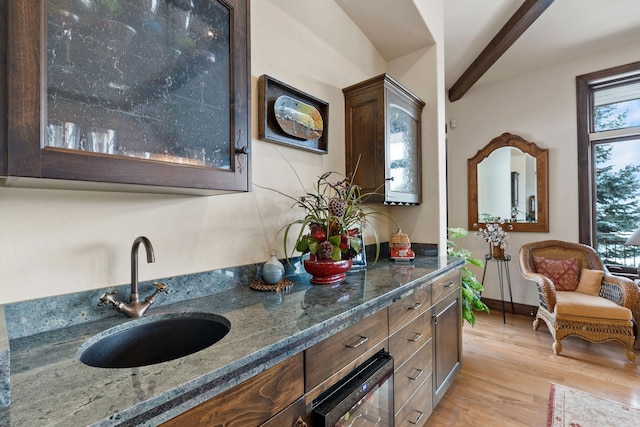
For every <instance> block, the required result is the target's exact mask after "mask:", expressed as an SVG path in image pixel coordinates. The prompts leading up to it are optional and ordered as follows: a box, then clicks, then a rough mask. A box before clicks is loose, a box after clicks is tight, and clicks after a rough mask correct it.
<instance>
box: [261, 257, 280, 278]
mask: <svg viewBox="0 0 640 427" xmlns="http://www.w3.org/2000/svg"><path fill="white" fill-rule="evenodd" d="M283 276H284V265H282V263H281V262H280V261H279V260H278V258H276V256H275V255H271V256H270V258H269V261H267V262H265V263H264V265H263V266H262V278H263V279H264V281H265V282H267V283H268V284H270V285H275V284H276V283H278V282H279V281H280V279H282V277H283Z"/></svg>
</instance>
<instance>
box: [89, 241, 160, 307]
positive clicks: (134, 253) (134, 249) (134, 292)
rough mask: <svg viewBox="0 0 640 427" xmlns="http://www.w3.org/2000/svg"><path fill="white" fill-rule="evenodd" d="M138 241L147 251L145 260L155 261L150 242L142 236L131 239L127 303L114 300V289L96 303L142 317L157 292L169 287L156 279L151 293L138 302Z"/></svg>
mask: <svg viewBox="0 0 640 427" xmlns="http://www.w3.org/2000/svg"><path fill="white" fill-rule="evenodd" d="M140 243H142V244H143V245H144V249H145V251H146V253H147V262H148V263H151V262H155V260H156V259H155V255H154V254H153V246H151V242H150V241H149V239H147V238H146V237H144V236H140V237H138V238H136V240H134V241H133V246H131V296H130V297H129V303H128V304H125V303H123V302H122V301H118V300H116V299H115V298H114V297H113V295H114V294H115V293H116V291H112V292H105V293H104V294H103V295H102V296H101V297H100V302H99V303H98V305H113V306H114V307H115V308H116V309H117V310H118V311H119V312H121V313H123V314H124V315H125V316H127V317H142V316H144V313H145V312H146V311H147V309H148V308H149V307H150V306H151V304H153V303H154V302H155V300H156V296H157V295H158V293H159V292H164V293H165V294H168V293H169V288H168V287H167V285H165V284H164V283H159V282H157V281H154V282H153V286H155V287H156V290H155V292H154V293H153V295H151V296H149V297H147V298H146V299H145V300H144V301H142V302H140V298H139V297H138V248H139V247H140Z"/></svg>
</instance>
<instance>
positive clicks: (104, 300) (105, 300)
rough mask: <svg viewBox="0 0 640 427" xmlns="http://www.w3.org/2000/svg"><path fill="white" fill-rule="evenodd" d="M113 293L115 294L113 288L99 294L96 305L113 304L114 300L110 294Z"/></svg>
mask: <svg viewBox="0 0 640 427" xmlns="http://www.w3.org/2000/svg"><path fill="white" fill-rule="evenodd" d="M115 294H116V290H115V289H114V290H113V291H111V292H105V293H104V294H102V295H101V296H100V302H98V306H101V305H109V304H114V302H115V301H114V299H113V297H112V296H111V295H115Z"/></svg>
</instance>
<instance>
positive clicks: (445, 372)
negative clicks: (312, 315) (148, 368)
mask: <svg viewBox="0 0 640 427" xmlns="http://www.w3.org/2000/svg"><path fill="white" fill-rule="evenodd" d="M461 302H462V294H461V288H460V270H459V269H458V270H455V271H453V272H450V273H448V274H446V275H444V276H441V277H439V278H437V279H436V280H434V281H425V283H423V284H421V285H418V286H417V289H416V290H415V291H414V292H413V293H411V294H410V295H408V296H406V297H404V298H402V299H400V300H398V301H396V302H394V303H393V304H392V305H391V306H389V308H388V309H384V310H380V311H378V312H377V313H374V314H372V315H370V316H368V317H366V318H364V319H362V320H360V321H359V322H358V323H356V324H354V325H352V326H349V327H348V328H346V329H344V330H343V331H341V332H338V333H336V334H335V335H333V336H331V337H329V338H327V339H325V340H324V341H321V342H319V343H317V344H315V345H313V346H311V347H309V348H308V349H307V350H305V351H304V352H303V353H299V354H297V355H295V356H293V357H291V358H289V359H287V360H285V361H284V362H281V363H279V364H278V365H276V366H274V367H272V368H270V369H267V370H266V371H264V372H262V373H261V374H259V375H257V376H256V377H254V378H252V379H250V380H247V381H245V382H244V383H241V384H239V385H237V386H235V387H233V388H231V389H229V390H227V391H226V392H223V393H221V394H220V395H218V396H215V397H214V398H212V399H211V400H209V401H207V402H204V403H202V404H201V405H199V406H197V407H195V408H193V409H191V410H189V411H187V412H185V413H184V414H181V415H179V416H178V417H176V418H174V419H172V420H170V421H168V422H166V423H165V424H164V426H167V427H173V426H176V427H177V426H224V427H233V426H243V427H247V426H248V427H252V426H259V427H289V426H291V427H306V426H307V425H310V418H311V411H312V402H313V400H314V399H315V398H317V397H318V396H319V395H320V394H321V393H322V392H323V391H325V390H327V389H328V388H329V387H331V386H332V385H333V384H335V383H336V382H338V381H339V380H340V379H342V378H344V377H345V376H346V375H347V374H348V373H349V372H351V371H352V370H353V369H354V368H356V367H357V366H359V365H360V364H362V363H363V362H364V361H365V360H367V359H368V358H369V357H371V356H372V355H373V354H375V353H376V352H378V351H379V350H381V349H384V350H387V351H389V353H391V355H392V356H393V357H394V377H393V382H394V401H393V410H394V415H395V417H394V418H395V425H397V426H413V425H417V426H423V425H424V424H425V422H426V420H427V419H428V418H429V415H430V414H431V412H432V411H433V408H435V407H436V405H437V404H438V402H439V401H440V399H442V397H443V396H444V394H445V393H446V392H447V390H448V388H449V386H450V385H451V384H452V382H453V380H454V379H455V377H456V375H457V374H458V372H459V370H460V368H461V364H462V313H461V312H462V305H461ZM312 427H313V426H312Z"/></svg>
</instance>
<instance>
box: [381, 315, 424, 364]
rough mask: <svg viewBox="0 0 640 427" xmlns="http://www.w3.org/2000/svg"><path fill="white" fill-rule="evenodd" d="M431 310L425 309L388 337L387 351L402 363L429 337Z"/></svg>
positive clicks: (396, 361) (396, 362)
mask: <svg viewBox="0 0 640 427" xmlns="http://www.w3.org/2000/svg"><path fill="white" fill-rule="evenodd" d="M431 335H432V334H431V310H427V311H425V312H424V313H422V314H421V315H420V316H418V317H417V318H416V319H414V320H413V321H411V322H409V324H407V325H405V326H404V327H402V328H401V329H400V330H399V331H398V332H396V333H395V334H393V335H391V336H390V337H389V352H390V353H391V354H392V355H393V358H394V360H395V364H396V366H400V365H402V364H403V363H404V362H405V361H406V360H407V359H409V358H410V357H411V355H412V354H414V353H415V352H416V351H418V350H419V349H420V347H422V346H423V345H424V344H425V343H426V342H427V341H429V340H430V339H431Z"/></svg>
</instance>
